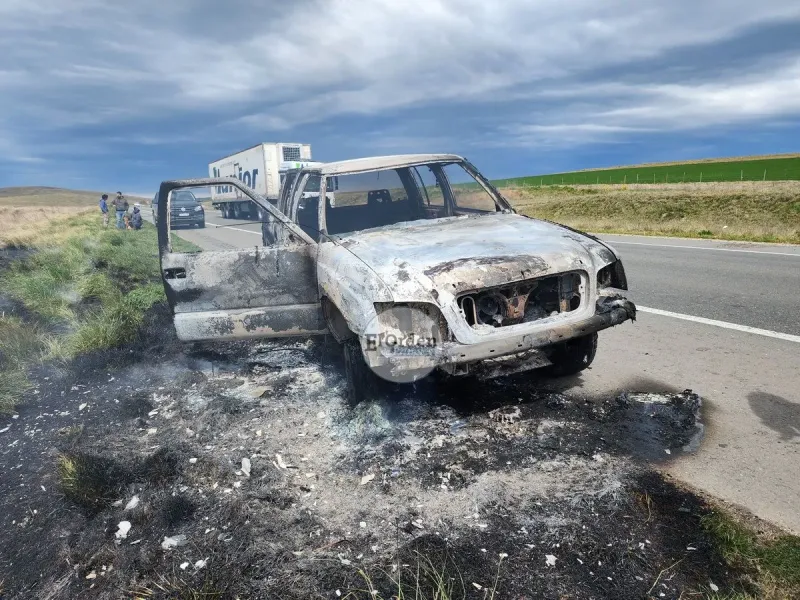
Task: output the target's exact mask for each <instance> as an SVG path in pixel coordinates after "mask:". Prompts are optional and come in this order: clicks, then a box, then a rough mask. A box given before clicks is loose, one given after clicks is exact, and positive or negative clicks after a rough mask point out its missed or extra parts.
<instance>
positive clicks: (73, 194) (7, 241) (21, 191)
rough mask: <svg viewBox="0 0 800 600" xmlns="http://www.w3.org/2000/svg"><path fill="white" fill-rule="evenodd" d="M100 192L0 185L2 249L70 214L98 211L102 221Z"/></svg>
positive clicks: (0, 245) (110, 197)
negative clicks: (99, 203) (99, 206)
mask: <svg viewBox="0 0 800 600" xmlns="http://www.w3.org/2000/svg"><path fill="white" fill-rule="evenodd" d="M105 193H107V194H108V195H109V200H110V199H112V198H113V197H114V192H105ZM101 195H102V192H91V191H84V190H67V189H62V188H53V187H36V186H29V187H6V188H0V248H3V247H6V246H12V245H16V244H17V243H19V242H20V241H23V242H24V240H26V239H27V238H29V237H31V236H32V235H36V234H37V232H38V231H39V230H40V229H41V228H42V226H44V225H46V224H48V223H50V222H51V221H53V220H54V219H62V218H64V217H66V216H69V215H74V214H78V213H83V212H91V211H95V212H96V213H97V219H98V222H99V220H100V211H99V209H98V207H97V203H98V202H99V201H100V196H101ZM127 198H128V202H130V203H131V204H133V203H134V202H140V203H143V204H144V203H145V202H146V199H144V198H138V197H135V196H127ZM112 219H113V217H112Z"/></svg>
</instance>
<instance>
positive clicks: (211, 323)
mask: <svg viewBox="0 0 800 600" xmlns="http://www.w3.org/2000/svg"><path fill="white" fill-rule="evenodd" d="M162 261H163V262H162V265H163V268H164V272H165V273H175V274H177V276H175V277H169V278H168V277H165V278H164V284H165V289H166V291H167V298H168V300H169V303H170V305H171V306H172V309H173V313H174V315H175V327H176V331H177V333H178V337H179V338H180V339H182V340H203V339H238V338H252V337H280V336H285V335H302V334H313V333H321V332H323V331H324V329H325V323H324V320H323V318H322V311H321V307H320V304H319V297H318V290H317V278H316V246H313V245H307V244H304V245H302V246H281V247H273V248H251V249H247V250H226V251H220V252H200V253H197V254H176V253H168V254H166V255H165V256H164V257H163V259H162Z"/></svg>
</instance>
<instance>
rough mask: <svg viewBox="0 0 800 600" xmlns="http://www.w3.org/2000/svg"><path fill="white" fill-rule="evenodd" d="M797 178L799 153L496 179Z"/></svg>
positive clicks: (536, 182)
mask: <svg viewBox="0 0 800 600" xmlns="http://www.w3.org/2000/svg"><path fill="white" fill-rule="evenodd" d="M789 180H800V155H794V156H789V157H786V156H775V157H763V158H758V157H756V158H750V157H748V158H742V159H724V160H709V161H689V162H685V163H664V164H653V165H641V166H633V167H618V168H613V169H597V170H590V171H574V172H571V173H554V174H550V175H531V176H528V177H517V178H514V179H503V180H499V181H496V182H494V183H496V184H497V185H500V186H509V185H510V186H526V187H528V186H540V185H580V184H592V183H593V184H598V183H606V184H607V183H615V184H620V183H622V184H628V183H650V184H652V183H687V182H706V181H707V182H712V181H789Z"/></svg>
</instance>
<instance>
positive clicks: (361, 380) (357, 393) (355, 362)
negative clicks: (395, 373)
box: [342, 338, 381, 406]
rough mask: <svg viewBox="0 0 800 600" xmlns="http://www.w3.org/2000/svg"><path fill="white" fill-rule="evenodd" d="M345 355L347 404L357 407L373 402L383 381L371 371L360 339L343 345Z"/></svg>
mask: <svg viewBox="0 0 800 600" xmlns="http://www.w3.org/2000/svg"><path fill="white" fill-rule="evenodd" d="M342 351H343V353H344V373H345V377H346V378H347V390H346V395H347V402H348V404H350V406H356V405H357V404H359V403H361V402H363V401H364V400H371V399H373V398H375V397H376V396H377V395H378V392H379V391H380V386H381V379H380V378H379V377H378V376H377V375H376V374H375V373H374V372H373V371H372V369H370V367H369V365H368V364H367V363H366V361H365V360H364V353H363V352H361V343H360V342H359V341H358V338H351V339H349V340H347V341H345V342H343V343H342Z"/></svg>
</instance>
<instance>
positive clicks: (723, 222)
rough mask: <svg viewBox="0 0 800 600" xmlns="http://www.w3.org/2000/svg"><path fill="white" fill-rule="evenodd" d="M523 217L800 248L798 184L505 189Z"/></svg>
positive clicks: (588, 227) (601, 228)
mask: <svg viewBox="0 0 800 600" xmlns="http://www.w3.org/2000/svg"><path fill="white" fill-rule="evenodd" d="M500 191H501V193H502V194H503V195H504V196H505V197H506V198H508V200H509V201H510V202H511V203H512V204H513V205H514V206H515V208H516V209H517V210H519V211H520V212H522V213H523V214H527V215H531V216H534V217H539V218H544V219H549V220H551V221H556V222H559V223H564V224H566V225H570V226H572V227H576V228H578V229H582V230H585V231H593V232H605V233H630V234H644V235H668V236H681V237H701V238H702V237H709V238H719V239H729V240H750V241H761V242H784V243H794V244H800V182H795V181H785V182H769V181H767V182H760V181H758V182H747V181H745V182H737V183H702V184H700V183H687V184H669V185H665V184H660V185H653V184H649V185H648V184H641V185H632V186H630V185H599V186H598V185H585V186H577V187H571V186H544V187H541V188H540V187H524V186H505V187H501V188H500Z"/></svg>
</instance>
